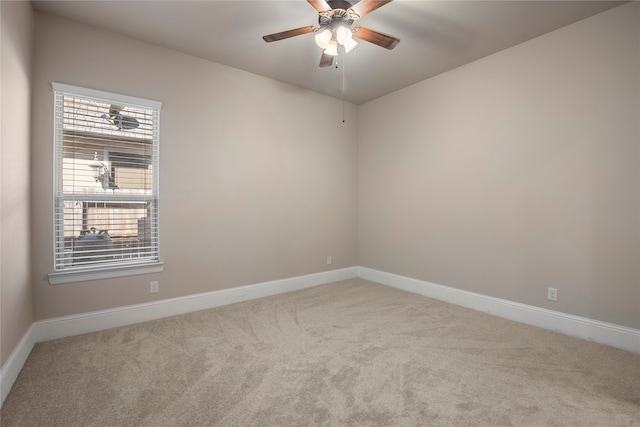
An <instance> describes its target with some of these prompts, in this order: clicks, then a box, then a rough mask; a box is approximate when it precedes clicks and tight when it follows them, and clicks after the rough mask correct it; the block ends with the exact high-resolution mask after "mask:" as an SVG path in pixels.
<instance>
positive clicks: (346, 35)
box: [336, 26, 353, 45]
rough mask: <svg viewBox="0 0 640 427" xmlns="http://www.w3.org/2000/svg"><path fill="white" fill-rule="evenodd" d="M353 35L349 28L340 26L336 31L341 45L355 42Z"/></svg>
mask: <svg viewBox="0 0 640 427" xmlns="http://www.w3.org/2000/svg"><path fill="white" fill-rule="evenodd" d="M352 37H353V33H352V32H351V30H350V29H348V28H347V27H343V26H340V27H338V29H337V30H336V40H338V43H340V44H341V45H345V44H346V43H347V42H348V41H349V40H353V39H352Z"/></svg>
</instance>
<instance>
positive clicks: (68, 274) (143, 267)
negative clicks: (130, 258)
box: [49, 262, 164, 285]
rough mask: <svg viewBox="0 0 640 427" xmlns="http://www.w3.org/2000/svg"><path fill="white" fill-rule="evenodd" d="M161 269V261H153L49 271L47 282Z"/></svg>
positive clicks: (82, 280) (105, 276)
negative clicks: (99, 267)
mask: <svg viewBox="0 0 640 427" xmlns="http://www.w3.org/2000/svg"><path fill="white" fill-rule="evenodd" d="M163 269H164V263H163V262H154V263H149V264H134V265H122V266H116V267H107V268H101V269H99V270H97V269H96V270H76V271H58V272H54V273H49V284H51V285H61V284H63V283H74V282H87V281H90V280H101V279H112V278H115V277H125V276H135V275H138V274H150V273H161V272H162V270H163Z"/></svg>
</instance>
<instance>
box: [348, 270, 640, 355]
mask: <svg viewBox="0 0 640 427" xmlns="http://www.w3.org/2000/svg"><path fill="white" fill-rule="evenodd" d="M358 277H361V278H363V279H366V280H370V281H372V282H376V283H380V284H383V285H387V286H391V287H394V288H397V289H402V290H405V291H408V292H412V293H415V294H419V295H423V296H426V297H429V298H433V299H437V300H440V301H444V302H448V303H451V304H455V305H459V306H462V307H467V308H471V309H474V310H478V311H483V312H486V313H490V314H493V315H496V316H499V317H503V318H505V319H510V320H515V321H517V322H521V323H525V324H528V325H532V326H537V327H540V328H544V329H549V330H553V331H557V332H560V333H563V334H565V335H571V336H574V337H578V338H582V339H586V340H590V341H596V342H599V343H601V344H606V345H609V346H611V347H616V348H620V349H623V350H628V351H632V352H635V353H640V330H639V329H633V328H628V327H625V326H620V325H616V324H613V323H606V322H601V321H598V320H593V319H588V318H585V317H580V316H574V315H571V314H566V313H560V312H558V311H553V310H547V309H544V308H540V307H535V306H531V305H526V304H521V303H517V302H513V301H509V300H504V299H500V298H494V297H490V296H487V295H482V294H477V293H474V292H469V291H464V290H461V289H456V288H450V287H448V286H442V285H437V284H435V283H429V282H425V281H422V280H418V279H412V278H409V277H404V276H399V275H396V274H391V273H385V272H383V271H378V270H373V269H370V268H366V267H358Z"/></svg>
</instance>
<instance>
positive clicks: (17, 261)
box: [0, 1, 33, 366]
mask: <svg viewBox="0 0 640 427" xmlns="http://www.w3.org/2000/svg"><path fill="white" fill-rule="evenodd" d="M0 15H2V46H1V48H0V52H1V55H2V56H1V58H0V63H1V64H2V65H1V67H2V68H1V70H0V74H1V84H0V98H1V102H0V104H1V106H0V108H1V111H0V129H1V131H0V164H1V168H0V300H1V302H0V325H1V327H0V334H1V338H0V349H1V351H0V366H4V363H5V362H6V361H7V359H8V358H9V355H10V354H11V352H12V351H13V349H14V348H15V346H16V345H17V344H18V342H19V341H20V339H22V337H23V335H24V334H25V333H26V332H27V330H28V329H29V327H30V326H31V323H32V322H33V310H32V293H31V264H30V259H29V256H30V250H31V245H30V238H31V233H30V212H31V209H30V202H29V200H30V193H29V189H30V185H31V183H30V178H29V173H30V167H29V163H30V159H29V156H30V153H31V151H30V148H29V139H30V121H29V115H30V108H31V102H30V101H31V87H30V86H31V63H32V60H31V58H32V53H33V46H32V42H33V11H32V9H31V4H30V3H29V2H24V1H20V2H6V1H3V2H0Z"/></svg>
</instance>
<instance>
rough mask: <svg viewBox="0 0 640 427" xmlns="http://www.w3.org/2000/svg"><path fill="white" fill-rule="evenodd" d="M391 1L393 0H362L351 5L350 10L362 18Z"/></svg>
mask: <svg viewBox="0 0 640 427" xmlns="http://www.w3.org/2000/svg"><path fill="white" fill-rule="evenodd" d="M391 1H392V0H360V1H359V2H358V3H356V4H355V5H353V6H351V8H350V10H351V11H353V12H355V13H356V15H357V16H358V17H360V18H362V17H363V16H364V15H366V14H367V13H370V12H373V11H374V10H376V9H377V8H379V7H382V6H384V5H385V4H387V3H391Z"/></svg>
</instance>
